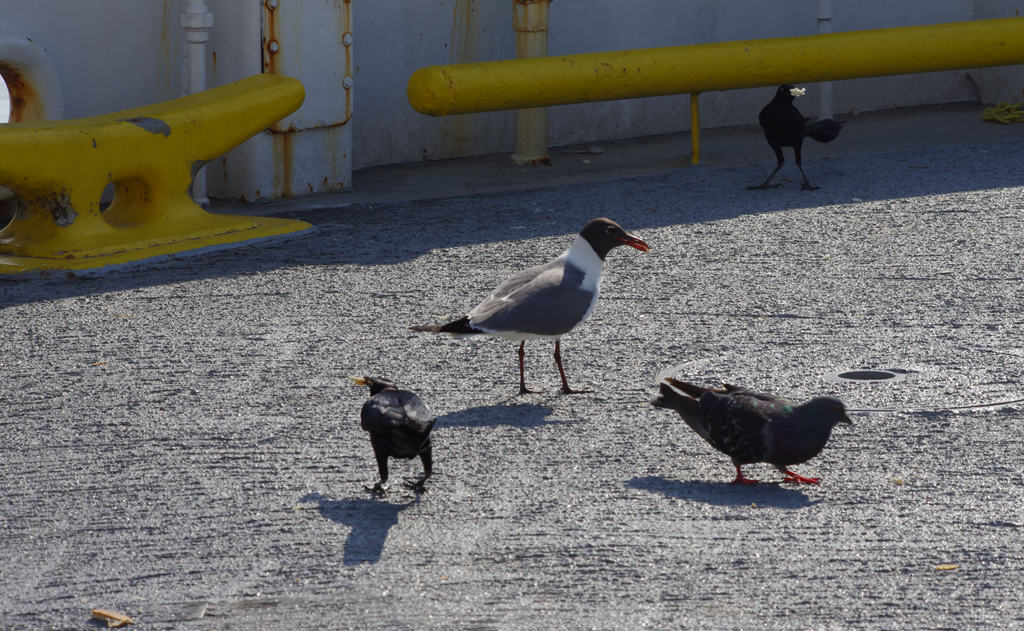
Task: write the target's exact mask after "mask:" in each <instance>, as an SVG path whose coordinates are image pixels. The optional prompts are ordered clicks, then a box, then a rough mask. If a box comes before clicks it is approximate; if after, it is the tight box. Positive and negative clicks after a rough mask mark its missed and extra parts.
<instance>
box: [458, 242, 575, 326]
mask: <svg viewBox="0 0 1024 631" xmlns="http://www.w3.org/2000/svg"><path fill="white" fill-rule="evenodd" d="M583 277H584V274H583V271H582V270H580V269H578V268H576V267H574V266H572V265H566V263H565V259H564V258H557V259H555V260H553V261H550V262H549V263H545V264H544V265H538V266H536V267H531V268H530V269H527V270H523V271H522V272H519V273H518V274H515V275H514V276H512V277H511V278H509V279H508V280H506V281H505V282H503V283H502V284H501V285H499V286H498V288H497V289H495V290H494V292H493V293H492V294H491V296H490V297H489V298H487V300H484V301H483V302H481V303H480V304H479V305H477V306H476V307H475V308H474V309H473V310H472V311H470V312H469V321H470V323H471V324H472V325H473V326H475V327H477V328H479V329H482V330H484V331H487V332H489V333H499V334H500V333H504V332H508V333H526V334H530V335H550V336H558V335H562V334H564V333H568V332H569V331H570V330H572V328H573V327H574V326H576V325H577V324H579V323H580V322H581V321H582V320H583V317H584V316H585V315H586V314H587V312H588V311H589V310H590V307H591V305H592V304H593V302H594V293H593V292H591V291H587V290H584V289H582V287H581V285H582V283H583Z"/></svg>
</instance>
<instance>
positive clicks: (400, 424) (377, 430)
mask: <svg viewBox="0 0 1024 631" xmlns="http://www.w3.org/2000/svg"><path fill="white" fill-rule="evenodd" d="M349 379H351V380H352V382H353V383H355V384H356V385H357V386H369V387H370V399H369V400H368V401H367V402H366V403H364V404H363V409H362V411H361V412H360V413H359V419H360V425H361V426H362V428H363V429H365V430H366V431H368V432H370V444H371V445H373V455H374V456H376V457H377V470H378V472H379V473H380V480H379V481H378V482H377V483H376V484H374V485H373V486H367V487H366V490H368V491H372V492H374V493H381V494H383V493H385V492H386V491H387V490H388V457H392V458H414V457H416V456H419V457H420V460H421V461H422V462H423V475H422V476H420V477H419V478H411V479H406V481H405V483H404V486H405V487H406V488H408V489H413V490H416V491H424V490H426V489H424V487H423V483H424V482H426V481H427V478H429V477H430V474H431V472H432V470H433V458H432V455H431V450H430V430H431V429H433V427H434V416H433V415H432V414H431V413H430V410H428V409H427V406H426V405H424V404H423V401H421V400H420V398H419V397H418V396H416V395H415V394H413V393H412V392H409V391H407V390H399V389H398V386H397V385H395V382H393V381H391V380H388V379H375V378H373V377H349Z"/></svg>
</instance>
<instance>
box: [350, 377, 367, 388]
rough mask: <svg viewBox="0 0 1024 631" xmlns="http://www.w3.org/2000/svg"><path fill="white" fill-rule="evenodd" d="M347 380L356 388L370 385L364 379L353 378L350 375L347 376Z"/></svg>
mask: <svg viewBox="0 0 1024 631" xmlns="http://www.w3.org/2000/svg"><path fill="white" fill-rule="evenodd" d="M348 378H349V379H351V380H352V383H354V384H356V385H357V386H368V385H370V380H369V379H368V378H366V377H353V376H352V375H349V377H348Z"/></svg>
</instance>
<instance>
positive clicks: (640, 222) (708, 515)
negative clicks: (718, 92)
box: [0, 129, 1024, 630]
mask: <svg viewBox="0 0 1024 631" xmlns="http://www.w3.org/2000/svg"><path fill="white" fill-rule="evenodd" d="M846 131H847V132H848V131H849V129H848V130H846ZM844 133H846V132H844ZM1021 147H1022V145H1021V144H1020V142H1019V141H1017V140H1013V141H1006V142H1002V143H988V144H984V145H976V146H970V145H968V146H963V147H938V148H934V149H929V150H917V149H915V150H908V151H896V152H889V153H879V154H875V155H868V154H865V155H856V156H851V157H848V158H835V159H827V160H826V159H821V158H818V159H815V154H814V151H813V148H809V149H808V151H807V152H806V154H805V169H806V170H807V172H808V176H809V177H810V178H811V181H812V182H814V183H815V184H819V185H821V186H822V188H821V190H819V191H815V192H813V193H808V192H801V191H800V190H799V180H798V179H797V173H796V171H795V168H794V167H793V166H792V164H788V165H787V167H786V168H785V169H784V170H783V171H782V174H783V175H785V176H786V177H788V178H789V179H788V180H787V181H786V183H785V186H784V187H783V188H779V189H774V190H767V191H747V190H745V189H744V187H745V186H746V185H747V184H754V183H757V182H760V181H761V180H762V179H763V178H764V176H765V175H766V174H767V171H769V170H770V168H771V166H772V165H771V160H770V153H769V152H768V151H767V149H765V148H764V147H762V149H765V154H766V155H765V162H764V163H763V164H758V165H757V166H756V167H753V168H752V167H748V166H745V167H736V166H729V167H702V168H697V169H692V168H684V169H678V170H674V171H671V172H668V173H663V174H660V175H653V176H647V177H640V178H634V179H625V180H615V181H605V182H599V183H590V184H583V185H572V186H560V187H553V188H549V189H545V190H535V191H527V192H522V191H521V192H517V193H514V194H492V195H483V196H473V197H463V198H455V199H445V200H434V201H423V202H408V203H387V204H360V205H355V206H349V207H342V208H334V209H320V210H313V211H307V212H302V213H295V214H294V215H293V216H300V217H301V218H303V219H306V220H308V221H311V222H312V223H314V224H315V226H316V228H315V230H314V231H312V232H310V233H307V234H304V235H302V236H299V237H296V238H294V239H291V240H288V241H283V242H280V243H275V244H264V245H259V246H254V247H247V248H242V249H237V250H231V251H224V252H217V253H211V254H207V255H203V256H197V257H192V258H183V259H178V260H171V261H164V262H159V263H152V264H150V265H146V266H143V267H141V268H137V269H131V270H124V271H121V272H117V273H112V274H108V275H105V276H101V277H99V278H70V279H66V278H59V279H41V280H40V279H36V280H17V281H11V280H5V281H0V306H2V307H3V308H2V311H0V319H2V322H3V330H4V334H3V335H2V336H0V498H2V500H0V532H2V539H0V628H3V629H44V628H57V629H81V628H96V627H98V626H99V625H98V623H96V622H94V621H91V620H90V619H89V610H90V609H91V608H93V607H101V608H106V609H112V610H115V611H120V612H122V613H125V614H128V615H130V616H132V617H134V618H135V620H136V625H137V628H140V629H280V628H338V629H364V630H365V629H424V628H438V629H440V628H446V629H447V628H460V629H538V628H573V629H589V628H592V629H636V628H642V627H649V628H672V629H681V628H690V629H853V628H856V629H894V628H900V629H911V628H914V629H978V628H1007V629H1013V628H1015V629H1020V628H1022V627H1024V596H1022V591H1021V585H1022V584H1024V532H1022V531H1024V431H1022V430H1024V405H1022V404H1021V403H1019V402H1017V403H1012V404H1007V405H991V406H987V407H973V408H971V407H965V406H975V405H985V404H992V403H998V402H1003V401H1008V400H1016V399H1020V398H1021V397H1024V384H1022V379H1021V375H1022V365H1024V350H1022V349H1024V343H1022V342H1024V333H1022V331H1024V297H1022V278H1024V257H1022V255H1024V239H1022V236H1024V171H1022V155H1024V152H1022V151H1021ZM787 155H788V154H787ZM596 216H609V217H612V218H614V219H616V220H618V221H619V222H620V223H621V224H622V225H623V226H624V227H625V228H626V229H627V230H629V231H631V232H633V233H634V234H637V235H638V236H641V237H642V238H644V239H645V240H647V242H648V243H649V244H650V245H651V247H652V250H651V252H650V253H648V254H643V253H640V252H637V251H634V250H632V249H629V248H620V249H617V250H615V251H613V252H612V253H611V254H610V255H609V257H608V261H607V263H606V265H605V277H604V285H603V293H602V296H601V299H600V301H599V303H598V305H597V308H596V309H595V311H594V313H593V315H592V317H591V319H590V320H589V321H588V322H587V323H586V324H585V325H583V326H582V327H580V328H579V329H577V330H576V331H574V332H573V333H571V334H569V335H568V336H566V337H565V338H564V339H563V344H562V347H563V348H562V352H563V357H564V359H565V364H566V371H567V373H568V376H569V380H570V383H571V384H572V385H573V386H575V387H588V388H591V389H593V392H592V393H590V394H582V395H573V396H564V395H561V394H559V393H558V376H557V372H556V370H555V366H554V363H553V361H552V358H551V353H552V347H553V345H552V344H551V343H550V342H542V341H535V342H529V343H528V344H527V382H528V384H529V385H531V386H532V387H535V388H541V389H544V390H545V392H544V393H542V394H536V395H526V396H518V395H516V394H515V393H516V391H517V389H518V388H517V379H518V376H517V372H516V357H515V352H514V351H515V346H516V345H515V344H514V343H511V342H506V341H499V340H492V339H472V340H471V339H450V338H447V337H438V336H431V335H428V334H419V333H415V332H412V331H409V330H408V329H407V327H408V326H409V325H412V324H430V323H439V322H442V321H445V320H446V319H448V318H450V317H455V316H459V315H461V314H463V313H464V312H466V311H467V310H468V309H470V308H471V307H473V306H474V305H475V304H476V303H477V302H478V301H479V300H480V299H481V298H483V297H484V296H485V295H486V294H487V293H488V292H489V291H490V289H492V288H493V287H494V286H495V285H496V284H497V283H498V282H500V281H501V280H502V279H503V278H504V277H505V276H506V275H507V274H508V273H509V272H510V271H512V270H515V269H520V268H523V267H526V266H529V265H533V264H536V263H540V262H543V261H544V260H547V259H548V258H550V257H552V256H554V255H556V254H557V253H559V252H560V251H562V250H563V249H565V248H567V247H568V245H569V244H570V242H571V240H572V238H573V236H574V234H575V233H576V232H577V231H578V230H579V228H580V227H582V225H583V224H584V223H585V222H586V221H587V220H589V219H591V218H593V217H596ZM855 368H896V369H900V370H904V371H908V372H907V373H906V378H905V379H902V380H900V381H895V380H893V381H891V382H884V383H856V382H836V381H834V380H830V379H828V376H829V375H831V374H833V373H836V372H838V371H842V370H847V369H855ZM663 372H667V373H669V374H673V375H677V376H679V377H681V378H685V379H688V380H691V381H695V382H698V383H703V384H708V385H713V384H716V383H719V382H721V381H722V380H728V381H730V382H733V383H739V384H743V385H747V386H750V387H753V388H756V389H761V390H767V391H772V392H776V393H781V394H786V395H789V396H791V397H792V398H796V399H804V398H808V397H810V396H813V395H819V394H831V395H835V396H838V397H840V398H841V399H843V400H844V401H845V402H846V403H847V405H848V407H851V408H854V409H857V410H871V411H857V412H853V413H851V417H852V418H853V421H854V425H853V426H852V427H847V426H842V427H839V428H837V429H836V431H835V432H834V433H833V435H832V439H831V441H830V443H829V445H828V447H827V448H826V449H825V451H824V452H823V453H822V454H821V455H820V456H819V457H818V458H816V459H814V460H812V461H811V462H809V463H807V464H804V465H802V466H797V467H795V468H794V469H795V470H796V471H797V472H799V473H801V474H803V475H809V476H820V477H821V478H822V483H821V485H820V486H795V485H790V484H786V485H783V484H780V483H779V479H780V476H779V474H778V473H777V472H776V471H775V470H774V469H773V468H771V467H770V466H768V465H753V466H750V467H747V468H746V469H745V472H746V473H747V474H748V475H749V476H751V477H754V478H758V479H761V480H762V483H761V484H758V485H756V486H752V487H743V488H739V487H734V486H731V485H729V484H728V482H729V481H730V480H731V479H732V477H733V470H732V467H731V465H730V464H729V461H728V459H727V458H726V457H725V456H723V455H721V454H719V453H717V452H714V451H712V450H711V449H710V448H709V447H708V446H707V445H706V444H704V443H703V442H702V441H701V440H700V439H699V438H698V437H697V436H696V435H695V434H693V433H692V432H691V431H690V430H689V429H688V428H687V427H686V426H685V425H684V424H683V423H682V422H681V420H680V419H679V418H678V417H677V416H675V415H674V414H673V413H671V412H669V411H666V410H659V409H655V408H653V407H651V406H650V405H649V404H648V403H647V401H648V399H649V398H650V397H651V396H652V395H653V394H654V393H655V391H656V387H655V381H656V378H657V375H658V374H659V373H663ZM350 374H355V375H371V376H388V377H391V378H393V379H394V380H396V381H397V382H398V383H399V384H400V385H402V386H403V387H406V388H408V389H412V390H415V391H417V392H418V393H419V394H420V395H421V396H422V397H423V399H424V400H425V401H426V403H427V404H428V405H430V406H431V407H432V408H433V410H434V411H435V413H436V414H437V415H438V422H437V425H436V427H435V430H434V459H435V477H434V478H433V479H431V480H430V481H429V482H428V489H429V490H428V492H426V493H424V494H422V495H419V496H415V495H413V494H412V493H411V492H409V491H404V490H401V489H400V488H398V487H397V485H396V487H395V488H394V490H393V491H392V492H391V493H390V494H389V496H388V497H386V498H384V499H375V498H373V497H371V496H370V495H369V494H368V493H367V492H366V491H364V490H363V486H362V485H363V484H365V483H368V482H372V481H373V480H374V478H375V476H376V468H375V465H374V462H373V456H372V451H371V448H370V445H369V441H368V440H367V437H366V435H365V433H364V432H363V431H362V430H360V428H359V423H358V412H359V408H360V406H361V405H362V402H363V401H364V400H365V399H366V397H367V392H366V389H365V388H358V387H355V386H352V385H351V384H350V383H349V381H348V379H347V375H350ZM419 471H420V464H419V462H418V461H398V462H396V463H393V465H392V475H393V476H394V477H395V478H396V479H400V478H401V477H402V476H405V475H413V474H417V473H418V472H419ZM943 567H952V568H954V569H940V568H943Z"/></svg>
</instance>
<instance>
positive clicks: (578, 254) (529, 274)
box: [409, 217, 651, 394]
mask: <svg viewBox="0 0 1024 631" xmlns="http://www.w3.org/2000/svg"><path fill="white" fill-rule="evenodd" d="M620 245H628V246H631V247H634V248H636V249H638V250H640V251H641V252H647V251H649V250H650V249H651V248H650V247H649V246H648V245H647V243H645V242H644V240H643V239H639V238H637V237H634V236H632V235H630V234H626V231H625V230H623V229H622V226H620V225H619V224H617V223H615V222H614V221H612V220H611V219H605V218H603V217H601V218H598V219H594V220H592V221H590V222H589V223H588V224H587V225H586V226H584V227H583V230H581V231H580V234H579V236H577V237H576V240H575V241H573V243H572V247H570V248H569V249H568V250H566V251H565V252H563V253H562V255H561V256H559V257H557V258H555V259H552V260H551V261H548V262H547V263H544V264H543V265H537V266H535V267H531V268H529V269H526V270H523V271H521V272H518V273H516V274H514V275H512V276H511V277H509V278H508V280H506V281H505V282H503V283H502V284H500V285H498V288H497V289H495V290H494V291H493V292H492V293H491V295H490V296H489V297H488V298H487V299H486V300H484V301H483V302H481V303H480V304H478V305H477V306H476V307H474V308H473V310H472V311H470V312H469V313H468V314H467V315H465V316H463V317H461V318H459V319H457V320H452V321H451V322H448V323H447V324H440V325H427V326H413V327H409V328H411V329H412V330H413V331H426V332H428V333H449V334H451V335H456V336H462V335H479V334H488V335H493V336H495V337H499V338H503V339H507V340H516V341H518V342H519V393H520V394H526V393H528V392H533V390H530V389H528V388H527V387H526V377H525V375H524V370H523V358H524V357H525V356H526V340H529V339H536V338H546V339H554V340H555V365H556V366H558V374H559V375H560V376H561V378H562V392H564V393H565V394H577V393H580V392H588V391H587V390H573V389H572V388H570V387H569V382H568V381H567V380H566V378H565V369H564V368H562V353H561V342H560V338H561V337H562V336H563V335H565V334H566V333H568V332H569V331H571V330H573V329H574V328H575V327H576V326H577V325H579V324H581V323H582V322H583V321H584V320H586V319H587V317H588V316H589V315H590V312H591V311H592V310H593V308H594V304H595V303H597V296H598V293H599V291H600V288H601V271H602V269H603V267H604V257H605V256H607V255H608V252H609V251H611V249H612V248H615V247H618V246H620Z"/></svg>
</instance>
